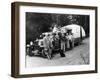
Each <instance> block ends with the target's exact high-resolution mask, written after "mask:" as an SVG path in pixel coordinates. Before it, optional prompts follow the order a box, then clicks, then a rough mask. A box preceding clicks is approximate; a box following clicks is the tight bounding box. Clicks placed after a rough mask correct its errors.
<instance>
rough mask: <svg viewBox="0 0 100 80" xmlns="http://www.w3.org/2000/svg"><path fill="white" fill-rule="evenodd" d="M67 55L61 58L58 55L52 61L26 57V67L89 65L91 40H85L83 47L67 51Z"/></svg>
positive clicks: (79, 46) (37, 57) (38, 57)
mask: <svg viewBox="0 0 100 80" xmlns="http://www.w3.org/2000/svg"><path fill="white" fill-rule="evenodd" d="M65 55H66V57H60V54H56V55H54V56H53V58H52V59H51V60H48V59H47V58H43V57H40V56H32V57H30V56H26V67H41V66H59V65H82V64H89V38H86V39H84V40H83V42H82V44H81V45H78V46H75V47H74V48H73V49H72V50H69V51H66V52H65Z"/></svg>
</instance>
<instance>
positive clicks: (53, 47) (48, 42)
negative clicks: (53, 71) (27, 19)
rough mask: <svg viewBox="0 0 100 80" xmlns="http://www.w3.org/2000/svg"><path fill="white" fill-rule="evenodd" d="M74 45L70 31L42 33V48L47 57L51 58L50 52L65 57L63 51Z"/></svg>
mask: <svg viewBox="0 0 100 80" xmlns="http://www.w3.org/2000/svg"><path fill="white" fill-rule="evenodd" d="M73 47H74V40H73V35H72V33H71V31H70V32H69V33H60V32H59V33H52V34H47V35H44V37H43V48H44V52H45V54H46V55H47V58H48V59H51V58H52V54H53V53H55V52H57V53H60V56H61V57H65V54H64V52H65V51H67V50H69V49H72V48H73Z"/></svg>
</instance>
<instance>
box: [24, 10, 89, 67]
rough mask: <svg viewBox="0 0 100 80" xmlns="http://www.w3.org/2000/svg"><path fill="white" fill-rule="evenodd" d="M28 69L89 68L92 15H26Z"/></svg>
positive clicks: (31, 13) (29, 13) (32, 13)
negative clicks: (77, 66) (50, 67)
mask: <svg viewBox="0 0 100 80" xmlns="http://www.w3.org/2000/svg"><path fill="white" fill-rule="evenodd" d="M25 16H26V67H43V66H62V65H66V66H67V65H83V64H84V65H88V64H89V63H90V45H89V44H90V38H89V37H90V29H89V28H90V25H89V24H90V23H89V21H90V16H89V15H76V14H53V13H34V12H26V13H25Z"/></svg>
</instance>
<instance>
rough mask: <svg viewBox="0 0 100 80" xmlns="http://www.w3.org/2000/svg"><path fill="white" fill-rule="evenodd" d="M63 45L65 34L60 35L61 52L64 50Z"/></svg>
mask: <svg viewBox="0 0 100 80" xmlns="http://www.w3.org/2000/svg"><path fill="white" fill-rule="evenodd" d="M65 43H66V37H65V33H62V35H61V50H63V51H64V52H65V51H66V50H65Z"/></svg>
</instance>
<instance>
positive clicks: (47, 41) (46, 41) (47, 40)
mask: <svg viewBox="0 0 100 80" xmlns="http://www.w3.org/2000/svg"><path fill="white" fill-rule="evenodd" d="M43 44H44V52H45V54H46V55H47V58H48V59H51V52H52V51H51V47H52V43H51V41H50V34H46V35H45V37H44V38H43Z"/></svg>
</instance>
